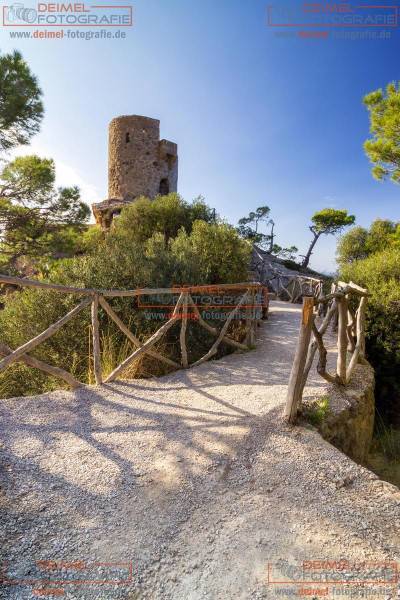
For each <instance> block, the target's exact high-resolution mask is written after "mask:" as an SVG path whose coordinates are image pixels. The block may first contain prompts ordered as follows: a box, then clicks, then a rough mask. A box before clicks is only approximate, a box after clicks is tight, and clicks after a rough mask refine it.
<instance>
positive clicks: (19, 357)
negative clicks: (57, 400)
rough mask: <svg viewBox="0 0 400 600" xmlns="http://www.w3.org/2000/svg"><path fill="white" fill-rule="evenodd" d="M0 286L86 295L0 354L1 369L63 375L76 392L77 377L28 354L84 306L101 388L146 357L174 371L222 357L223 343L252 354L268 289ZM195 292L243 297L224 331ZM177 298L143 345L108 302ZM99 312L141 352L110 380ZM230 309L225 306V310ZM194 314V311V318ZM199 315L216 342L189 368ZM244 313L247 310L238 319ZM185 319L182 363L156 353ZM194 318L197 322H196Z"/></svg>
mask: <svg viewBox="0 0 400 600" xmlns="http://www.w3.org/2000/svg"><path fill="white" fill-rule="evenodd" d="M0 284H5V285H7V286H18V287H30V288H41V289H46V290H53V291H57V292H60V293H63V294H74V295H77V296H83V298H84V299H83V300H81V302H79V304H77V305H76V306H75V308H73V309H72V310H70V311H69V312H68V313H67V314H66V315H64V316H63V317H62V318H61V319H59V320H58V321H57V322H56V323H53V324H52V325H50V326H49V327H48V328H47V329H45V330H44V331H42V332H41V333H40V334H39V335H37V336H35V337H34V338H33V339H31V340H30V341H28V342H26V343H24V344H23V345H22V346H20V347H19V348H16V349H15V350H13V349H12V348H10V347H9V346H7V345H6V344H4V343H0V356H3V357H4V358H2V359H1V360H0V371H2V370H4V369H6V368H7V367H8V366H9V365H11V364H12V363H14V362H16V361H20V362H23V363H25V364H26V365H28V366H30V367H34V368H37V369H40V370H42V371H44V372H45V373H47V374H49V375H52V376H56V377H59V378H61V379H63V380H64V381H65V382H66V383H68V385H70V386H71V387H72V388H77V387H79V386H80V385H82V384H81V383H80V382H79V381H77V380H76V379H75V377H74V376H73V375H72V374H71V373H69V372H68V371H66V370H64V369H61V368H59V367H56V366H53V365H49V364H47V363H45V362H43V361H40V360H38V359H37V358H34V357H32V356H30V355H29V353H30V352H31V351H32V350H34V349H35V348H37V347H38V346H39V345H40V344H41V343H42V342H44V341H46V340H47V339H49V338H50V337H51V336H52V335H54V334H55V333H56V332H57V331H58V330H59V329H60V328H61V327H62V326H63V325H65V324H66V323H68V322H69V321H70V320H71V319H72V318H73V317H74V316H75V315H77V314H78V313H80V312H81V311H83V310H84V309H85V308H88V307H89V306H90V307H91V323H92V341H93V365H94V376H95V380H96V383H97V384H102V383H103V382H104V383H107V382H110V381H113V380H115V379H116V378H117V377H118V376H120V375H121V374H122V373H123V371H125V369H126V368H127V367H128V366H129V365H130V364H131V363H132V362H133V361H135V360H136V359H138V358H139V357H140V356H141V355H143V354H147V355H149V356H151V357H152V358H154V359H157V360H159V361H161V362H163V363H165V364H167V365H169V366H170V367H174V368H176V369H180V368H185V369H187V368H190V367H193V366H196V365H200V364H201V363H203V362H205V361H207V360H209V359H210V358H212V357H213V356H215V354H216V353H217V350H218V347H219V346H220V344H221V343H222V342H224V343H225V344H227V345H229V346H231V347H233V348H235V349H239V350H248V349H249V348H251V347H253V345H254V343H255V329H256V324H257V321H258V320H259V319H260V318H261V317H262V309H263V304H262V297H263V295H265V294H263V292H264V289H263V286H262V285H261V284H258V283H243V284H226V285H217V286H202V287H200V286H194V287H182V288H158V289H149V288H143V289H136V290H103V289H89V288H75V287H69V286H63V285H56V284H49V283H45V282H42V281H37V280H29V279H22V278H18V277H8V276H5V275H0ZM194 291H196V292H199V291H203V292H204V293H209V294H210V293H212V292H213V293H218V292H222V293H225V292H231V293H232V292H234V293H239V294H240V298H239V301H238V302H237V303H236V304H233V305H232V307H228V308H231V310H230V312H229V313H228V314H227V315H226V318H225V319H224V323H223V325H222V327H221V328H220V329H219V328H217V327H213V326H212V325H210V324H209V323H208V322H207V321H206V320H205V319H204V318H203V317H202V315H201V312H200V310H199V307H198V305H197V304H196V303H195V301H194V300H193V298H192V295H194ZM178 294H179V296H178V300H177V302H176V303H175V304H174V307H173V310H172V313H171V314H170V316H169V318H168V320H167V321H166V322H165V323H163V324H162V325H161V326H160V327H159V328H158V329H157V331H155V332H154V333H153V334H152V335H151V336H150V337H149V338H148V339H147V340H146V341H145V342H144V343H142V342H140V341H139V339H138V338H137V337H136V336H135V335H134V334H133V333H132V332H131V331H130V329H129V328H128V327H127V326H126V325H125V324H124V323H123V322H122V321H121V319H120V318H119V316H118V315H117V313H116V312H115V311H114V310H113V308H112V307H111V305H110V304H109V301H108V299H109V298H115V297H120V298H121V297H143V296H149V295H151V296H160V295H163V296H164V295H170V296H171V295H172V296H174V295H175V296H176V295H178ZM100 308H101V309H102V310H103V311H104V312H105V313H106V314H107V315H108V317H110V319H111V320H112V321H114V323H115V324H116V325H117V326H118V328H119V329H120V330H121V331H122V333H124V334H125V336H126V337H127V338H128V340H129V341H130V342H132V344H133V345H134V347H135V348H136V349H135V350H134V352H132V353H131V354H130V356H128V357H127V358H126V359H125V360H124V361H123V362H122V363H121V364H119V365H118V366H117V367H116V368H115V369H114V370H113V371H112V372H111V373H110V374H109V375H108V376H107V377H105V378H104V377H103V373H102V366H101V347H100V324H99V310H100ZM225 308H226V307H225ZM189 311H192V313H191V314H190V313H189ZM239 311H244V312H243V315H244V322H245V324H246V339H245V343H242V342H239V341H237V340H235V339H233V338H232V337H230V336H229V334H228V328H229V325H230V324H231V322H232V321H233V319H234V318H235V317H236V316H237V315H238V313H239ZM192 315H194V321H195V322H196V323H198V324H199V325H200V326H201V327H202V328H204V329H205V330H206V331H207V332H208V333H210V334H212V335H213V336H214V337H215V338H216V339H215V342H214V343H213V344H212V346H211V348H210V349H209V350H208V351H207V352H206V354H204V356H202V357H201V358H199V359H198V360H196V361H195V362H193V363H192V364H189V360H188V347H187V326H188V319H189V318H190V317H191V316H192ZM241 315H242V312H240V314H239V315H238V316H239V317H240V316H241ZM178 320H179V321H180V327H181V328H180V336H179V343H180V354H181V362H180V363H178V362H176V361H174V360H172V359H170V358H168V357H166V356H163V355H162V354H161V353H159V352H157V351H156V350H155V349H154V346H155V344H156V343H157V342H159V341H160V339H161V338H162V337H163V336H164V335H165V334H166V333H167V331H168V330H169V329H170V328H171V327H172V326H173V325H174V324H176V323H177V321H178ZM191 320H192V319H191Z"/></svg>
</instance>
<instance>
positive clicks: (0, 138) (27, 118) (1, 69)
mask: <svg viewBox="0 0 400 600" xmlns="http://www.w3.org/2000/svg"><path fill="white" fill-rule="evenodd" d="M41 98H42V92H41V89H40V88H39V85H38V82H37V79H36V77H35V76H34V75H32V73H31V71H30V69H29V67H28V65H27V63H26V62H25V61H24V59H23V58H22V56H21V54H20V53H19V52H17V51H15V52H13V53H12V54H4V55H3V56H1V55H0V150H9V149H11V148H14V147H15V146H19V145H21V144H27V143H28V142H29V140H30V139H31V137H32V136H33V135H34V134H35V133H37V132H38V131H39V126H40V122H41V120H42V118H43V103H42V99H41Z"/></svg>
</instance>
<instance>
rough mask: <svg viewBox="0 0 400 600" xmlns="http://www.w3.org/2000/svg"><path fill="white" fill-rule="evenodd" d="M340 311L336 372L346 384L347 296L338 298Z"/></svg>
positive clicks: (341, 381)
mask: <svg viewBox="0 0 400 600" xmlns="http://www.w3.org/2000/svg"><path fill="white" fill-rule="evenodd" d="M338 300H339V302H338V313H339V325H338V354H337V365H336V374H337V376H338V379H339V381H340V383H342V384H343V385H345V383H346V369H347V344H348V339H347V315H348V301H347V298H346V297H345V296H342V297H341V298H339V299H338Z"/></svg>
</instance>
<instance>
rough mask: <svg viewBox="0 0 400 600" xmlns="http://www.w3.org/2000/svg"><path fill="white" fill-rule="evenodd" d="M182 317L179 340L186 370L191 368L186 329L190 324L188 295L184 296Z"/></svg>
mask: <svg viewBox="0 0 400 600" xmlns="http://www.w3.org/2000/svg"><path fill="white" fill-rule="evenodd" d="M181 317H182V323H181V332H180V336H179V340H180V344H181V356H182V366H183V368H184V369H187V368H188V366H189V363H188V354H187V346H186V329H187V322H188V295H187V294H185V296H184V300H183V305H182V313H181Z"/></svg>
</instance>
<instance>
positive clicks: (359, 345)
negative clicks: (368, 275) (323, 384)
mask: <svg viewBox="0 0 400 600" xmlns="http://www.w3.org/2000/svg"><path fill="white" fill-rule="evenodd" d="M368 296H369V294H368V290H366V289H364V288H361V287H360V286H358V285H356V284H355V283H353V282H350V283H345V282H342V281H340V282H339V283H338V284H337V285H335V284H334V285H333V286H332V290H331V293H330V294H328V295H326V296H320V297H318V298H315V297H313V296H307V297H304V298H303V311H302V319H301V324H300V333H299V339H298V343H297V348H296V353H295V357H294V361H293V365H292V370H291V374H290V380H289V386H288V393H287V400H286V407H285V411H284V418H285V420H286V421H288V422H289V423H294V422H295V421H296V418H297V414H298V410H299V408H300V406H301V401H302V396H303V390H304V387H305V385H306V383H307V378H308V375H309V372H310V369H311V367H312V365H313V361H314V358H315V355H316V353H317V351H318V354H319V358H318V364H317V372H318V373H319V375H320V376H321V377H322V378H323V379H325V380H326V381H328V382H329V383H334V384H338V385H342V386H345V385H347V384H348V382H349V381H350V378H351V376H352V373H353V371H354V368H355V366H356V364H357V363H358V362H363V360H364V361H365V309H366V304H367V299H368ZM354 305H356V306H357V308H356V309H355V310H354V308H353V307H354ZM321 307H324V309H325V310H322V311H321V310H320V308H321ZM316 310H317V311H318V314H319V315H323V314H324V315H325V316H324V318H323V320H322V322H321V323H320V325H319V327H318V326H317V324H316V314H315V313H316ZM331 323H332V329H333V331H334V332H335V334H337V361H336V372H335V373H334V374H331V373H329V372H328V370H327V349H326V347H325V344H324V334H326V332H327V330H328V327H329V325H330V324H331ZM311 338H313V341H311Z"/></svg>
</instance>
